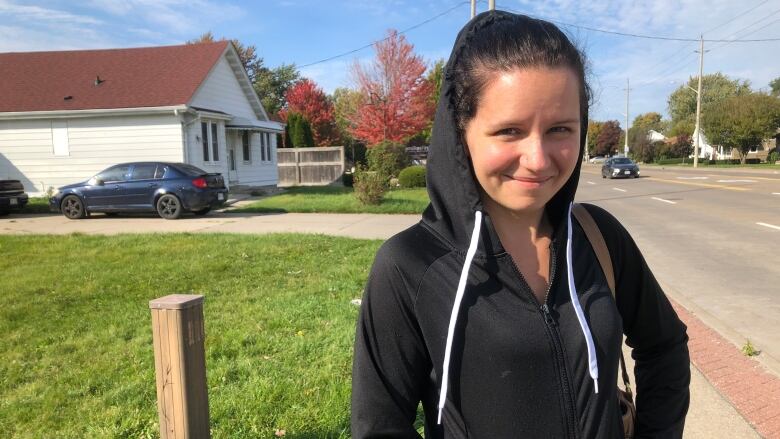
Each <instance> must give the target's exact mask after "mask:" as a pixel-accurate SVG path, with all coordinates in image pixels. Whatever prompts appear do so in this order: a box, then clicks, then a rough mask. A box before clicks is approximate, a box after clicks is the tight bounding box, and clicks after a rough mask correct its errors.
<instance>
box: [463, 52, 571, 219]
mask: <svg viewBox="0 0 780 439" xmlns="http://www.w3.org/2000/svg"><path fill="white" fill-rule="evenodd" d="M579 88H580V84H579V79H578V78H577V76H576V75H575V73H574V72H573V71H572V70H571V69H569V68H545V67H540V68H527V69H515V70H512V71H511V72H499V73H494V74H493V78H491V80H490V81H489V82H488V84H487V85H486V86H485V88H484V90H483V91H482V95H481V96H480V100H479V106H478V107H477V111H476V114H475V116H474V118H472V119H471V120H470V121H469V122H468V124H467V125H466V130H465V137H466V143H467V145H468V153H469V155H470V156H471V163H472V166H473V167H474V173H475V174H476V177H477V181H478V182H479V184H480V186H482V189H483V191H484V195H486V196H487V197H488V198H489V200H484V201H485V202H486V204H488V203H489V204H493V205H494V206H496V207H500V208H504V209H507V210H509V211H511V212H514V213H516V214H526V213H535V212H538V211H539V210H541V209H543V208H544V206H545V205H546V204H547V202H548V201H550V199H552V197H553V195H555V194H556V193H557V192H558V191H559V190H560V189H561V187H563V185H564V184H565V183H566V181H567V180H568V179H569V176H571V174H572V172H573V171H574V168H575V166H576V164H577V160H578V158H579V147H580V95H579Z"/></svg>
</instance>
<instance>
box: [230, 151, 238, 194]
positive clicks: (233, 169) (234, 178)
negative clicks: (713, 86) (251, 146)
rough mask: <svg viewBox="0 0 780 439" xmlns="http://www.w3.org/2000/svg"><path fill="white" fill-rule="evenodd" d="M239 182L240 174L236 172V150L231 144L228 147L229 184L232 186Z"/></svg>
mask: <svg viewBox="0 0 780 439" xmlns="http://www.w3.org/2000/svg"><path fill="white" fill-rule="evenodd" d="M237 180H238V172H236V148H235V145H233V143H232V142H231V144H230V146H228V182H229V183H230V184H231V185H232V184H233V183H236V182H237Z"/></svg>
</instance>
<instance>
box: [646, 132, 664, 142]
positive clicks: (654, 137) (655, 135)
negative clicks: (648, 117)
mask: <svg viewBox="0 0 780 439" xmlns="http://www.w3.org/2000/svg"><path fill="white" fill-rule="evenodd" d="M647 140H649V141H650V143H653V142H663V141H664V140H666V136H664V135H663V134H661V133H659V132H658V131H656V130H649V131H648V132H647Z"/></svg>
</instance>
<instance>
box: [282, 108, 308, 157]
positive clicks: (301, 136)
mask: <svg viewBox="0 0 780 439" xmlns="http://www.w3.org/2000/svg"><path fill="white" fill-rule="evenodd" d="M285 130H286V132H287V133H286V134H285V139H289V142H290V143H289V145H287V146H288V147H293V148H309V147H313V146H314V135H313V134H312V131H311V124H309V121H308V120H306V118H305V117H304V116H303V115H302V114H299V113H290V114H288V115H287V127H286V128H285Z"/></svg>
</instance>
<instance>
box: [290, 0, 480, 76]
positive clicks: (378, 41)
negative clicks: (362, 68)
mask: <svg viewBox="0 0 780 439" xmlns="http://www.w3.org/2000/svg"><path fill="white" fill-rule="evenodd" d="M467 4H469V1H463V2H460V3H458V4H456V5H455V6H453V7H451V8H450V9H447V10H446V11H444V12H442V13H440V14H438V15H435V16H433V17H431V18H429V19H427V20H425V21H421V22H419V23H417V24H415V25H414V26H411V27H408V28H406V29H404V30H402V31H400V32H398V34H399V35H403V34H405V33H407V32H409V31H411V30H414V29H417V28H418V27H420V26H423V25H425V24H428V23H430V22H431V21H433V20H435V19H437V18H439V17H442V16H444V15H447V14H449V13H450V12H452V11H454V10H455V9H458V8H459V7H461V6H463V5H467ZM389 38H390V37H385V38H382V39H381V40H376V41H372V42H371V43H369V44H366V45H365V46H360V47H358V48H357V49H353V50H349V51H347V52H344V53H340V54H338V55H333V56H331V57H328V58H325V59H321V60H319V61H315V62H312V63H309V64H304V65H302V66H300V67H299V68H301V69H302V68H305V67H309V66H313V65H315V64H322V63H324V62H328V61H332V60H334V59H336V58H341V57H343V56H347V55H351V54H353V53H355V52H360V51H361V50H363V49H368V48H369V47H371V46H373V45H375V44H377V43H381V42H384V41H387V40H388V39H389Z"/></svg>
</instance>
